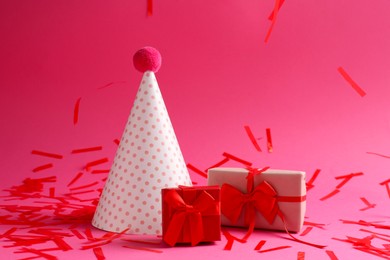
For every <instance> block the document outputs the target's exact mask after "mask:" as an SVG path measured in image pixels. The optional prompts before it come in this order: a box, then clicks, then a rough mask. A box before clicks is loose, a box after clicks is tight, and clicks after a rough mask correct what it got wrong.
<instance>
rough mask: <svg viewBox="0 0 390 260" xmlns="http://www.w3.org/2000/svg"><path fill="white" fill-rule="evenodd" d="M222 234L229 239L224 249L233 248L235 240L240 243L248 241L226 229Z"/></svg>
mask: <svg viewBox="0 0 390 260" xmlns="http://www.w3.org/2000/svg"><path fill="white" fill-rule="evenodd" d="M222 234H223V235H224V236H225V238H226V240H227V242H226V245H225V247H224V248H223V250H232V247H233V243H234V241H237V242H239V243H246V240H245V239H240V238H237V237H235V236H233V235H232V234H230V232H229V231H226V230H224V231H222Z"/></svg>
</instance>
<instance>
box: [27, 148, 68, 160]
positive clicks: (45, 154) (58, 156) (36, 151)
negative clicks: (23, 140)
mask: <svg viewBox="0 0 390 260" xmlns="http://www.w3.org/2000/svg"><path fill="white" fill-rule="evenodd" d="M31 154H35V155H41V156H46V157H50V158H55V159H62V158H64V156H62V155H60V154H55V153H47V152H42V151H38V150H32V151H31Z"/></svg>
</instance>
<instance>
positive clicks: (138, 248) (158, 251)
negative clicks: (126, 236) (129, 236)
mask: <svg viewBox="0 0 390 260" xmlns="http://www.w3.org/2000/svg"><path fill="white" fill-rule="evenodd" d="M123 247H124V248H130V249H135V250H142V251H147V252H152V253H162V252H163V251H162V250H158V249H153V248H146V247H136V246H129V245H125V246H123Z"/></svg>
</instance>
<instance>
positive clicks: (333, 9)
mask: <svg viewBox="0 0 390 260" xmlns="http://www.w3.org/2000/svg"><path fill="white" fill-rule="evenodd" d="M146 2H147V1H146V0H145V1H123V0H116V1H76V0H73V1H48V0H34V1H27V0H26V1H9V0H5V1H1V2H0V35H1V40H0V71H1V72H0V75H1V76H0V86H1V90H2V94H1V96H0V105H1V109H0V113H1V114H0V118H1V135H0V145H1V154H0V156H1V157H0V158H1V165H2V172H3V173H2V177H1V182H2V184H1V188H8V187H10V186H12V185H15V184H19V183H20V182H21V181H22V180H23V179H24V178H26V177H29V176H32V177H34V178H35V177H37V178H39V177H44V176H51V175H57V176H58V187H57V188H58V190H60V189H62V188H63V189H65V187H63V186H65V185H66V184H67V183H68V182H69V181H70V180H71V179H72V178H73V177H74V175H75V173H77V171H78V170H79V169H80V167H82V165H83V163H84V162H86V161H88V160H89V161H90V160H94V159H98V158H101V157H104V156H107V157H109V158H110V159H112V158H113V157H114V153H115V149H116V145H115V144H114V143H113V140H114V139H115V138H120V136H121V134H122V131H123V127H124V125H125V122H126V120H127V117H128V115H129V112H130V108H131V105H132V101H133V99H134V96H135V92H136V90H137V88H138V86H139V83H140V80H141V76H142V75H141V74H140V73H139V72H137V71H136V70H135V69H134V68H133V66H132V55H133V53H134V52H135V51H137V50H138V49H139V48H141V47H143V46H146V45H149V46H154V47H156V48H157V49H159V50H160V52H161V54H162V57H163V64H162V68H161V69H160V71H159V72H158V73H157V75H156V76H157V79H158V82H159V85H160V88H161V91H162V94H163V96H164V100H165V103H166V105H167V108H168V111H169V114H170V116H171V121H172V123H173V125H174V128H175V131H176V135H177V138H178V140H179V142H180V146H181V149H182V152H183V155H184V158H185V160H186V162H187V163H191V164H193V165H195V166H197V167H199V168H200V169H205V168H207V167H209V166H210V165H212V164H214V163H216V162H217V161H219V160H221V159H222V158H223V157H222V153H223V152H229V153H232V154H234V155H236V156H239V157H241V158H245V159H247V160H250V161H252V162H253V163H254V164H255V165H256V166H258V167H263V166H271V167H272V168H280V169H294V170H303V171H306V172H307V175H308V177H311V176H312V174H313V172H314V171H315V170H316V169H321V173H320V175H319V177H318V178H317V180H316V182H315V185H316V186H315V188H313V189H312V190H310V191H309V194H308V195H309V197H308V212H307V217H308V221H312V222H318V223H324V224H326V225H327V226H326V230H319V229H314V230H313V231H312V232H311V233H309V234H308V235H306V236H304V237H301V238H304V239H305V240H309V241H312V242H318V243H321V244H327V245H328V248H327V250H333V251H334V252H335V254H336V255H337V256H338V257H339V258H340V259H346V258H347V259H351V258H352V257H357V258H360V259H361V258H362V257H366V259H367V257H373V256H370V255H368V254H365V253H362V252H359V251H357V250H354V249H352V246H351V245H350V244H348V243H343V242H339V241H336V240H332V237H338V238H344V237H345V235H356V236H357V237H363V236H364V234H363V233H359V232H358V230H359V226H353V225H344V224H341V223H340V221H339V219H351V220H356V221H357V220H359V219H364V220H366V221H384V222H383V223H385V224H387V225H388V224H389V222H390V220H389V216H390V210H389V197H388V195H387V193H386V189H385V187H384V186H381V185H379V183H380V182H382V181H385V180H387V179H388V178H389V176H390V175H389V168H390V161H389V159H387V158H383V157H379V156H376V155H372V154H367V152H376V153H381V154H385V155H390V148H389V147H390V138H389V136H390V121H389V120H390V117H389V116H390V106H389V100H390V87H389V86H390V76H389V75H390V69H389V68H390V47H389V46H390V19H388V17H389V10H390V2H389V1H386V0H378V1H356V0H355V1H352V0H326V1H303V0H296V1H286V2H285V3H284V5H283V6H282V8H281V10H280V12H279V15H278V17H277V21H276V24H275V27H274V30H273V31H272V34H271V37H270V39H269V42H268V43H265V42H264V39H265V35H266V33H267V30H268V28H269V26H270V24H271V22H270V21H269V20H268V16H269V15H270V13H271V12H272V9H273V5H274V1H272V0H266V1H259V0H246V1H239V0H224V1H222V0H218V1H209V0H197V1H178V0H166V1H157V0H155V1H154V13H153V16H151V17H147V15H146ZM340 66H341V67H343V68H344V69H345V70H346V71H347V73H348V74H349V75H350V76H351V77H352V78H353V79H354V80H355V81H356V82H357V83H358V84H359V85H360V86H361V87H362V88H363V89H364V90H365V92H366V93H367V95H366V96H365V97H361V96H359V95H358V94H357V92H356V91H355V90H354V89H353V88H352V87H351V86H350V85H349V84H348V83H347V82H346V81H345V80H344V78H343V77H342V76H341V75H340V73H339V72H338V71H337V68H338V67H340ZM112 82H114V84H112V85H111V86H110V87H107V88H103V89H100V90H99V89H98V88H100V87H102V86H105V85H107V84H109V83H112ZM79 97H81V102H80V114H79V123H78V124H77V125H73V109H74V104H75V102H76V100H77V99H78V98H79ZM244 125H249V126H250V127H251V129H252V131H253V132H254V134H255V136H256V137H258V138H262V139H261V140H260V141H259V144H260V146H261V148H262V149H263V152H261V153H259V152H257V151H256V150H255V149H254V147H253V146H252V144H251V143H250V141H249V139H248V137H247V135H246V133H245V131H244V128H243V126H244ZM266 128H270V129H271V132H272V138H273V144H274V152H273V153H268V152H267V151H266V142H265V140H266V136H265V129H266ZM96 145H102V146H103V147H104V149H103V151H102V152H100V153H99V155H96V154H85V155H82V156H80V157H71V156H70V151H71V150H72V149H76V148H83V147H88V146H96ZM34 149H35V150H43V151H48V152H53V153H59V154H63V155H64V156H65V157H64V159H63V160H60V161H55V160H54V164H55V167H54V168H53V169H48V170H46V171H42V172H39V173H33V172H32V169H33V168H35V167H37V166H39V165H42V164H45V163H48V161H49V162H52V161H53V160H47V158H42V157H39V156H34V155H31V150H34ZM108 167H109V165H106V168H108ZM352 172H364V175H363V176H360V177H355V178H354V179H352V180H351V181H350V182H349V183H348V184H346V185H345V186H344V187H343V188H342V189H341V192H340V193H339V194H337V195H336V196H335V197H333V198H331V199H329V200H327V201H320V200H319V198H321V197H323V196H324V195H326V194H328V193H329V192H331V191H332V190H333V189H334V187H335V186H336V185H337V184H338V183H339V182H340V181H339V180H335V179H334V177H335V176H340V175H346V174H349V173H352ZM191 175H192V179H193V180H194V181H197V182H198V183H199V184H204V183H205V182H206V181H205V180H204V179H202V178H201V177H199V176H198V175H196V174H193V173H192V172H191ZM93 178H94V176H91V179H93ZM99 178H100V176H99ZM360 197H366V198H367V199H368V200H369V201H370V202H372V203H376V204H377V206H376V208H374V209H370V210H367V211H359V209H361V208H364V207H365V205H364V204H363V203H362V201H361V200H360V199H359V198H360ZM8 228H9V227H2V226H0V234H1V233H3V231H4V230H7V229H8ZM377 231H378V230H377ZM379 231H381V230H379ZM382 231H383V230H382ZM383 232H384V231H383ZM366 235H367V234H366ZM281 236H282V234H279V233H269V232H261V231H258V232H256V234H254V236H253V237H251V239H250V241H248V243H247V244H245V245H242V244H235V245H234V248H233V250H232V251H230V252H227V251H223V250H222V249H223V246H224V244H225V242H224V241H222V242H218V243H216V245H215V246H207V247H205V246H204V247H196V248H187V247H179V248H164V252H163V253H162V254H159V255H158V256H159V257H162V258H165V257H167V258H171V257H172V256H183V257H184V256H187V255H193V256H195V255H197V254H199V256H201V255H202V257H205V256H210V257H211V256H213V257H215V256H220V257H228V258H230V257H231V258H237V257H238V256H240V257H247V258H249V257H258V253H257V252H255V251H254V250H253V248H254V246H255V245H256V244H257V243H258V241H259V240H261V239H266V240H267V241H268V242H267V243H269V244H266V245H267V246H268V247H272V246H280V245H286V244H287V245H291V246H292V248H289V249H285V250H282V251H275V252H269V253H267V255H266V254H265V253H264V257H270V258H272V259H278V257H284V258H285V257H287V256H288V257H289V259H294V258H296V254H297V252H298V251H305V252H306V256H307V258H308V259H314V258H315V259H329V257H328V256H327V255H326V254H325V252H324V250H319V249H313V248H310V247H308V246H305V245H301V244H298V243H294V242H291V241H289V240H285V239H281V238H280V237H281ZM76 248H77V246H76ZM0 250H1V251H2V252H3V251H4V254H5V255H6V256H8V257H9V258H12V257H15V255H14V254H13V253H12V252H13V250H12V249H5V248H2V249H0ZM104 252H105V255H106V256H107V257H108V259H114V258H115V259H119V258H120V257H129V256H133V255H134V256H137V255H140V256H143V257H145V258H148V257H156V255H155V254H153V253H148V252H146V253H145V252H139V251H131V250H128V249H126V250H125V249H122V248H121V247H119V246H118V247H115V245H110V246H107V247H105V248H104ZM56 254H57V252H56ZM78 254H80V255H84V256H85V257H91V258H93V253H92V252H91V251H78V250H74V251H71V252H66V253H58V254H57V256H59V257H60V258H62V259H67V258H72V257H74V256H75V255H78ZM23 256H25V257H27V256H28V255H23ZM23 256H21V255H18V257H23Z"/></svg>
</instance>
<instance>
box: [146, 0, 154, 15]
mask: <svg viewBox="0 0 390 260" xmlns="http://www.w3.org/2000/svg"><path fill="white" fill-rule="evenodd" d="M147 5H148V6H147V14H148V16H152V15H153V0H148V4H147Z"/></svg>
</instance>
